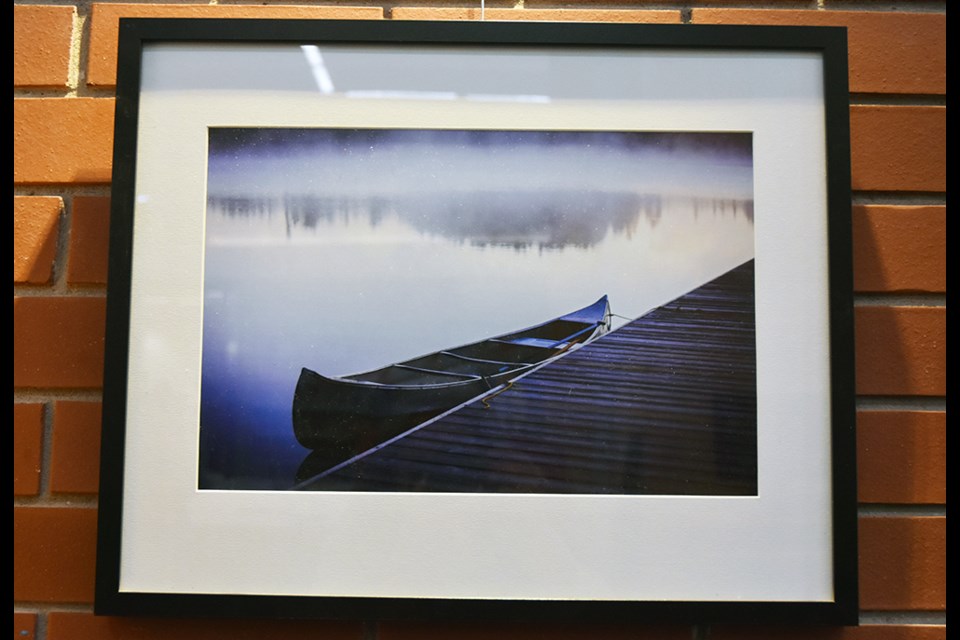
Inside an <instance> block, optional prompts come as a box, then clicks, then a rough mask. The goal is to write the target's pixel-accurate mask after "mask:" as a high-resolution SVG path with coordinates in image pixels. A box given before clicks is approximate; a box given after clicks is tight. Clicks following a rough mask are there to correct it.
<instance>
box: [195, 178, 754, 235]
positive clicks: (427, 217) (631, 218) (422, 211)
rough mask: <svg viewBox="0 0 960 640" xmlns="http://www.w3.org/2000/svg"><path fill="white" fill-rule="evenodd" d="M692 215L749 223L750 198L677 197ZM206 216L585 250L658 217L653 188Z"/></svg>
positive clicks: (449, 197)
mask: <svg viewBox="0 0 960 640" xmlns="http://www.w3.org/2000/svg"><path fill="white" fill-rule="evenodd" d="M670 200H671V201H672V202H673V204H676V202H677V201H686V202H687V203H688V204H689V206H691V207H692V210H693V212H694V216H695V217H696V216H699V215H701V214H704V213H707V214H710V215H714V216H716V215H721V216H723V215H731V216H734V217H736V216H740V215H742V216H744V217H745V218H746V219H747V220H749V221H750V222H752V221H753V201H752V200H746V199H734V198H679V197H672V198H670ZM207 204H208V207H209V214H208V215H211V216H214V217H217V216H223V217H226V218H228V219H229V218H245V217H267V218H270V217H272V216H280V215H282V216H283V220H284V228H285V234H286V236H287V237H288V238H290V237H293V235H294V233H295V232H297V230H298V229H300V230H309V231H311V232H313V233H316V232H318V231H321V230H322V229H323V228H324V227H329V226H332V225H335V224H341V225H344V226H349V225H351V224H365V225H367V226H369V227H370V228H371V229H376V228H377V227H379V226H381V225H382V224H383V223H384V221H385V220H388V219H390V220H395V221H398V222H401V223H402V224H404V225H406V226H408V227H409V228H410V229H412V230H415V231H417V232H418V233H420V234H422V235H425V236H435V237H439V238H444V239H448V240H454V241H457V242H467V243H469V244H470V245H472V246H474V247H487V246H493V247H506V248H513V249H516V250H525V249H529V248H531V247H534V246H536V247H537V248H539V249H541V250H543V249H564V248H566V247H575V248H579V249H588V248H590V247H593V246H595V245H597V244H599V243H600V242H602V241H603V240H604V238H606V237H607V235H608V234H613V235H624V236H626V237H627V238H631V237H632V236H633V234H635V233H637V232H638V225H639V222H640V220H641V219H642V220H644V221H646V223H647V226H648V228H652V227H655V226H656V225H657V224H658V222H659V221H660V219H661V217H662V216H663V210H664V197H663V196H661V195H659V194H638V193H628V192H622V193H610V192H605V191H602V192H592V191H573V192H550V193H538V192H532V191H531V192H522V191H521V192H516V191H499V192H498V191H478V192H476V193H454V194H434V195H431V196H430V197H427V196H423V195H421V196H410V195H407V196H398V197H395V198H386V197H382V196H377V197H370V198H348V197H337V198H324V197H320V196H316V195H310V194H286V195H284V196H283V197H282V198H273V199H271V198H266V197H261V196H220V197H218V196H210V198H209V199H208V203H207Z"/></svg>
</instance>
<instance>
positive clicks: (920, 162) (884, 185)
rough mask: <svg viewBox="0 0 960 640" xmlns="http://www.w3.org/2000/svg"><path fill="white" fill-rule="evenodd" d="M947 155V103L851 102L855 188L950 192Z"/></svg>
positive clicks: (851, 138)
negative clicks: (908, 104) (928, 105)
mask: <svg viewBox="0 0 960 640" xmlns="http://www.w3.org/2000/svg"><path fill="white" fill-rule="evenodd" d="M946 158H947V110H946V107H935V106H931V107H921V106H916V107H905V106H887V105H877V106H854V107H851V109H850V162H851V170H852V173H853V175H852V180H851V182H852V185H853V188H854V189H855V190H861V191H945V190H946V188H947V162H946Z"/></svg>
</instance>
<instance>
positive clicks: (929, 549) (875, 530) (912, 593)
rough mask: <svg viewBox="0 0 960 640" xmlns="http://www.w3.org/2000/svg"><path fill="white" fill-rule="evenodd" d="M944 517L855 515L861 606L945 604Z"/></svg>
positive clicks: (891, 607) (916, 607) (933, 607)
mask: <svg viewBox="0 0 960 640" xmlns="http://www.w3.org/2000/svg"><path fill="white" fill-rule="evenodd" d="M946 538H947V519H946V518H945V517H932V516H931V517H912V518H909V517H865V518H860V608H861V609H863V610H867V611H870V610H875V611H876V610H879V611H904V610H925V611H942V610H944V609H945V608H946V604H947V601H946V590H947V588H946V581H947V568H946V567H947V540H946Z"/></svg>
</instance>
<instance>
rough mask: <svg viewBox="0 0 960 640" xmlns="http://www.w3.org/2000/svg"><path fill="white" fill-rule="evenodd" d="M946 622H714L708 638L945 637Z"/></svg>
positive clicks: (859, 639) (881, 639)
mask: <svg viewBox="0 0 960 640" xmlns="http://www.w3.org/2000/svg"><path fill="white" fill-rule="evenodd" d="M946 638H947V628H946V626H938V625H922V626H921V625H909V626H908V625H893V624H884V625H863V626H860V627H810V626H801V627H766V626H760V627H736V626H722V625H721V626H715V627H711V629H710V640H946Z"/></svg>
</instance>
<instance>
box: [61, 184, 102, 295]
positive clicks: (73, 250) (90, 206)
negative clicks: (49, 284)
mask: <svg viewBox="0 0 960 640" xmlns="http://www.w3.org/2000/svg"><path fill="white" fill-rule="evenodd" d="M71 220H72V222H71V224H70V258H69V260H68V261H67V282H69V283H71V284H103V283H105V282H106V281H107V256H108V255H109V251H108V249H109V243H110V198H108V197H105V196H76V197H74V199H73V212H72V215H71Z"/></svg>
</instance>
